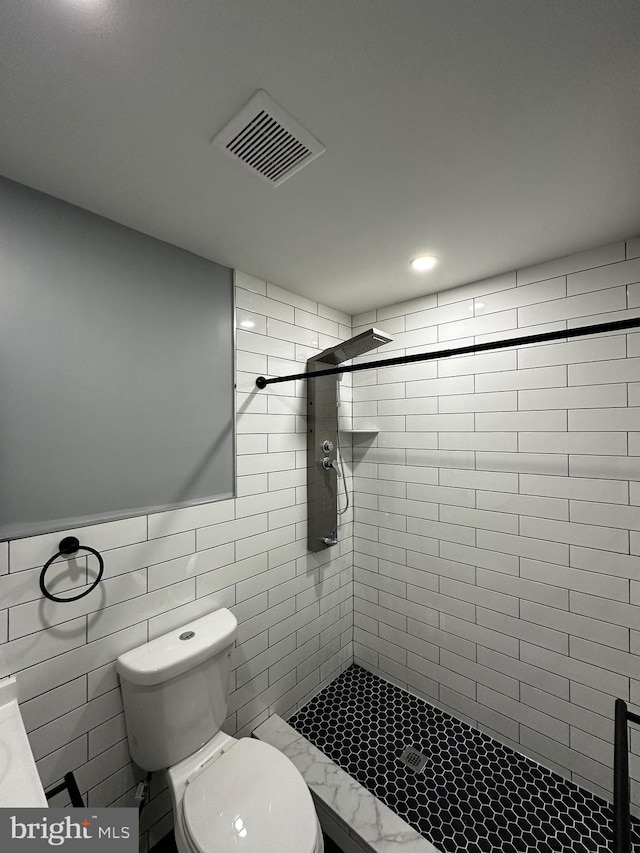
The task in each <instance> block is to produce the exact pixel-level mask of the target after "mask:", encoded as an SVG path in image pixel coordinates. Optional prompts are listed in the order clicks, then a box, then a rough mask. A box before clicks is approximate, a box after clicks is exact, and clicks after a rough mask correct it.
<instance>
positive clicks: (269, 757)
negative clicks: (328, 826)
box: [182, 738, 317, 853]
mask: <svg viewBox="0 0 640 853" xmlns="http://www.w3.org/2000/svg"><path fill="white" fill-rule="evenodd" d="M182 812H183V817H184V826H185V829H186V830H187V834H188V835H189V838H190V840H191V842H192V844H193V845H194V846H195V847H196V848H197V849H198V850H200V851H201V853H227V851H229V853H236V851H241V853H312V851H313V850H314V849H315V844H316V833H317V822H316V812H315V808H314V805H313V800H312V799H311V794H310V793H309V789H308V788H307V786H306V783H305V781H304V779H303V778H302V776H301V775H300V773H299V772H298V770H297V769H296V767H295V766H294V765H293V764H292V762H291V761H289V759H288V758H287V757H286V756H285V755H283V754H282V753H281V752H280V751H279V750H277V749H275V747H273V746H269V744H266V743H263V742H262V741H259V740H255V739H251V738H241V739H240V740H238V741H237V742H236V743H235V744H234V745H233V746H232V747H231V749H229V750H227V752H224V753H223V754H222V755H221V756H220V758H218V759H217V760H216V761H214V762H212V763H211V764H210V765H209V766H208V767H206V768H205V769H204V770H203V771H202V773H200V775H199V776H197V777H196V778H195V779H194V780H193V781H192V782H191V783H190V784H189V785H187V789H186V791H185V793H184V797H183V800H182Z"/></svg>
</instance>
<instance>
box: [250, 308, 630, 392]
mask: <svg viewBox="0 0 640 853" xmlns="http://www.w3.org/2000/svg"><path fill="white" fill-rule="evenodd" d="M639 326H640V317H635V318H633V319H631V320H616V321H615V322H612V323H597V324H595V325H592V326H578V328H576V329H563V330H561V331H556V332H542V333H540V334H537V335H525V336H524V337H521V338H507V339H505V340H501V341H487V342H486V343H484V344H469V346H466V347H453V348H452V349H443V350H435V351H434V352H421V353H418V354H417V355H401V356H397V357H396V358H383V359H381V360H380V361H367V362H364V363H363V364H350V365H346V366H345V365H342V364H341V365H339V366H338V367H329V368H326V369H325V370H315V371H313V373H292V374H291V375H289V376H274V377H272V378H271V379H267V378H265V377H264V376H258V378H257V379H256V385H257V386H258V388H266V386H267V385H274V384H275V383H276V382H291V381H293V380H294V379H316V378H317V377H318V376H332V375H333V374H336V373H354V372H356V371H358V370H369V369H370V368H372V367H392V366H394V365H396V364H412V363H414V362H416V361H433V360H434V359H437V358H450V357H451V356H453V355H470V354H471V353H475V352H488V351H489V350H494V349H504V348H505V347H519V346H524V345H525V344H540V343H545V342H547V341H557V340H560V339H562V338H577V337H579V336H580V335H599V334H604V333H605V332H617V331H620V330H621V329H633V328H637V327H639Z"/></svg>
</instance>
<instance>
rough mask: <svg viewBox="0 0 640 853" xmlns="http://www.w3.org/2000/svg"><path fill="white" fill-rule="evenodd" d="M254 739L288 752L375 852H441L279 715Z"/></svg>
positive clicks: (317, 792)
mask: <svg viewBox="0 0 640 853" xmlns="http://www.w3.org/2000/svg"><path fill="white" fill-rule="evenodd" d="M253 734H254V736H255V737H257V738H259V739H260V740H263V741H265V742H266V743H270V744H271V745H272V746H275V747H276V748H277V749H279V750H280V751H281V752H283V753H284V754H285V755H286V756H287V757H288V758H289V759H290V760H291V761H292V762H293V764H295V766H296V767H297V768H298V770H299V771H300V773H301V774H302V776H303V778H304V780H305V782H306V783H307V785H308V786H309V788H310V789H311V792H312V793H313V794H314V795H315V796H316V797H317V798H318V799H319V801H320V802H321V803H323V804H325V805H326V808H327V809H328V810H329V811H332V812H334V813H335V815H336V816H337V817H338V818H339V819H340V820H341V821H343V823H345V824H347V825H348V826H349V827H350V829H351V830H352V831H353V833H354V837H356V838H357V837H359V838H360V839H361V840H362V841H363V842H365V843H366V844H367V845H368V846H369V847H370V848H371V849H372V850H374V851H375V853H440V851H439V850H438V849H437V848H436V847H434V846H433V844H431V842H429V841H427V840H426V838H423V837H422V835H420V834H419V833H418V832H416V830H415V829H413V828H412V827H411V826H409V824H408V823H405V821H404V820H402V818H400V817H398V815H397V814H396V813H395V812H393V811H391V809H390V808H388V807H387V806H386V805H385V804H384V803H382V802H380V800H378V799H377V798H376V797H375V796H374V795H373V794H371V793H370V792H369V791H367V789H366V788H364V787H363V786H362V785H360V784H359V783H358V782H356V780H355V779H352V777H351V776H349V774H348V773H346V772H345V771H344V770H342V768H340V767H338V765H337V764H335V763H334V762H333V761H331V759H330V758H327V756H326V755H324V753H322V752H320V750H319V749H317V748H316V747H315V746H313V744H311V743H309V741H308V740H307V739H306V738H305V737H303V735H301V734H299V733H298V732H297V731H296V730H295V729H293V728H292V727H291V726H290V725H289V724H288V723H286V722H285V721H284V720H282V719H281V718H280V717H279V716H278V715H277V714H274V715H273V716H271V717H269V719H268V720H266V721H265V722H264V723H262V724H261V725H259V726H258V727H257V728H256V729H255V731H254V732H253Z"/></svg>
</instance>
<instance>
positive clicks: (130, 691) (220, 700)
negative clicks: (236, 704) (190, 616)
mask: <svg viewBox="0 0 640 853" xmlns="http://www.w3.org/2000/svg"><path fill="white" fill-rule="evenodd" d="M237 625H238V623H237V621H236V618H235V616H234V615H233V613H231V611H230V610H227V609H226V608H223V609H221V610H216V611H214V612H213V613H209V614H208V615H207V616H203V617H202V618H200V619H196V620H194V621H193V622H190V623H189V624H188V625H184V626H183V627H182V628H177V629H176V630H175V631H170V632H169V633H168V634H164V635H163V636H161V637H157V638H156V639H155V640H152V641H151V642H150V643H145V644H144V645H142V646H138V648H135V649H132V650H131V651H129V652H126V653H125V654H123V655H121V656H120V657H119V658H118V660H117V663H116V668H117V671H118V674H119V676H120V687H121V690H122V701H123V704H124V714H125V720H126V724H127V736H128V739H129V751H130V753H131V757H132V758H133V760H134V761H135V762H136V764H137V765H138V766H139V767H142V768H143V770H148V771H150V770H161V769H162V768H165V767H170V766H171V765H173V764H176V763H177V762H178V761H181V760H182V759H183V758H186V757H187V756H188V755H191V754H192V753H194V752H196V751H197V750H198V749H200V747H201V746H203V745H204V744H205V743H207V741H209V740H211V738H212V737H214V735H216V734H217V733H218V732H219V731H220V729H221V727H222V724H223V723H224V721H225V719H226V716H227V706H228V701H229V668H230V660H229V659H230V656H231V648H232V646H233V642H234V640H235V636H236V629H237Z"/></svg>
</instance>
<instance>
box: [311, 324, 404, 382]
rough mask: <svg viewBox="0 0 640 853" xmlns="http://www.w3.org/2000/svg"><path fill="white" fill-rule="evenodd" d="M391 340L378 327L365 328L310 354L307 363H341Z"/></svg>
mask: <svg viewBox="0 0 640 853" xmlns="http://www.w3.org/2000/svg"><path fill="white" fill-rule="evenodd" d="M392 340H393V338H392V337H391V336H390V335H387V333H386V332H381V331H380V329H367V331H366V332H361V333H360V334H359V335H355V336H354V337H353V338H349V340H348V341H342V343H340V344H336V345H335V346H334V347H329V349H325V350H323V351H322V352H320V353H318V355H314V356H312V357H311V358H310V359H309V360H308V361H307V365H308V364H309V362H314V363H315V362H318V361H322V362H324V366H325V367H331V366H333V365H335V364H342V362H343V361H349V359H351V358H355V357H356V356H357V355H362V354H363V353H365V352H369V350H371V349H376V347H381V346H382V345H383V344H388V343H391V341H392ZM318 369H320V368H318ZM316 381H317V380H316Z"/></svg>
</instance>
